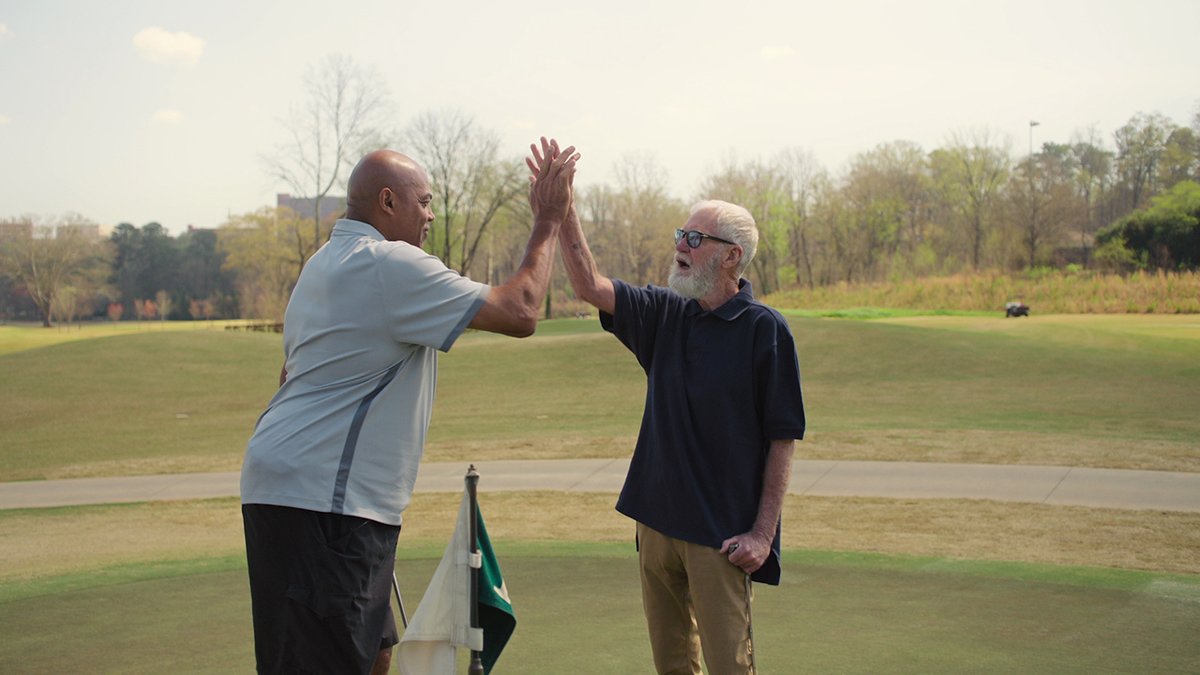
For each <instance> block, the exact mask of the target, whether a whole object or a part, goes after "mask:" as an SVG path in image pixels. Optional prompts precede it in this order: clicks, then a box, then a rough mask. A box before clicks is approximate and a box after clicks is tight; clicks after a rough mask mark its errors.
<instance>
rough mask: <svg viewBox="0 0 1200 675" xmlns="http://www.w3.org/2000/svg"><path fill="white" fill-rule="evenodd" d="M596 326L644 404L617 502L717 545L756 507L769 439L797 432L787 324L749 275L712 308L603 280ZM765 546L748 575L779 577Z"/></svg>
mask: <svg viewBox="0 0 1200 675" xmlns="http://www.w3.org/2000/svg"><path fill="white" fill-rule="evenodd" d="M613 286H614V287H615V291H616V306H615V308H614V312H613V314H607V313H604V312H601V313H600V323H601V325H602V326H603V327H604V329H605V330H607V331H609V332H611V333H612V334H613V335H615V336H616V337H617V338H618V339H619V340H620V341H621V342H622V344H624V345H625V346H626V347H628V348H629V350H630V351H632V352H633V353H634V355H635V356H637V359H638V363H640V364H641V365H642V368H643V369H644V370H645V371H646V407H645V411H644V413H643V415H642V426H641V430H640V431H639V433H638V440H637V446H636V448H635V449H634V452H633V459H632V460H631V462H630V466H629V474H628V476H626V478H625V485H624V487H623V488H622V489H621V496H620V498H619V499H618V500H617V510H618V511H620V512H621V513H623V514H625V515H627V516H629V517H630V518H633V519H634V520H637V521H638V522H641V523H643V524H645V525H648V526H650V527H652V528H654V529H655V530H658V531H659V532H662V533H663V534H666V535H668V536H670V537H674V538H676V539H682V540H684V541H689V542H692V543H695V544H700V545H703V546H711V547H713V548H720V547H721V542H722V541H724V540H725V539H727V538H729V537H731V536H734V535H737V534H741V533H743V532H746V531H748V530H750V528H751V527H753V525H754V520H755V518H756V517H757V515H758V504H759V498H760V496H761V495H762V487H763V470H764V468H765V466H766V461H767V451H768V449H769V447H770V442H771V441H772V440H782V439H801V438H804V422H805V420H804V400H803V397H802V394H801V391H800V363H799V360H798V359H797V357H796V347H795V342H794V341H793V339H792V333H791V330H790V329H789V328H788V324H787V321H786V320H785V319H784V318H783V316H781V315H780V314H779V313H778V312H776V311H775V310H773V309H771V308H770V307H767V306H766V305H763V304H761V303H759V302H757V301H755V300H754V296H753V293H752V289H751V287H750V283H749V282H748V281H746V280H744V279H743V280H741V282H740V284H739V289H738V294H737V295H736V296H734V297H733V298H732V299H730V300H729V301H728V302H726V303H725V304H723V305H721V306H720V307H718V308H717V309H715V310H713V311H711V312H708V311H705V310H704V309H703V308H702V307H701V306H700V303H699V302H697V301H695V300H690V299H688V298H684V297H683V296H681V295H679V294H677V293H675V292H674V291H671V290H669V289H666V288H659V287H655V286H647V287H645V288H636V287H633V286H630V285H629V284H626V283H624V282H622V281H620V280H617V279H614V280H613ZM771 550H772V555H771V556H770V557H769V558H768V559H767V562H766V563H765V564H764V565H763V567H762V568H761V569H759V570H758V571H757V572H755V573H754V574H753V575H752V578H753V579H754V580H755V581H761V582H764V583H768V584H778V583H779V576H780V566H779V526H778V524H777V525H776V529H775V538H774V541H773V542H772V544H771Z"/></svg>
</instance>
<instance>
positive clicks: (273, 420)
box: [241, 219, 489, 525]
mask: <svg viewBox="0 0 1200 675" xmlns="http://www.w3.org/2000/svg"><path fill="white" fill-rule="evenodd" d="M488 290H489V286H487V285H486V284H481V283H478V282H475V281H472V280H470V279H468V278H466V277H464V276H462V275H460V274H459V273H457V272H455V271H454V270H451V269H449V268H447V267H446V266H445V265H443V264H442V262H441V260H439V259H438V258H437V257H435V256H432V255H429V254H428V253H426V252H425V251H423V250H421V249H420V248H418V247H416V246H412V245H411V244H407V243H405V242H390V241H386V240H385V239H384V238H383V235H381V234H380V233H379V231H378V230H376V229H375V228H374V227H371V226H370V225H368V224H366V223H361V222H358V221H354V220H345V219H343V220H339V221H337V223H336V224H335V225H334V227H333V232H332V234H331V236H330V239H329V242H328V243H326V244H325V245H324V246H322V247H321V249H320V250H318V251H317V252H316V254H314V255H313V257H312V258H311V259H309V261H308V262H307V263H306V264H305V266H304V271H303V272H302V273H301V274H300V279H299V280H298V281H297V283H296V288H295V289H294V290H293V291H292V297H291V300H290V301H289V302H288V307H287V313H286V314H285V316H284V323H283V348H284V355H285V368H286V369H287V372H288V377H287V382H285V383H284V385H283V386H282V387H280V388H279V391H278V392H276V394H275V396H274V397H273V398H272V399H271V402H270V404H269V405H268V406H267V409H266V411H265V412H264V413H263V414H262V416H261V417H260V418H259V420H258V424H257V425H256V426H255V429H254V435H253V436H252V437H251V438H250V442H249V445H248V446H247V448H246V458H245V461H244V463H243V465H242V483H241V492H242V503H243V504H274V505H279V506H291V507H296V508H301V509H308V510H311V511H320V512H325V513H341V514H346V515H353V516H360V517H363V518H368V519H371V520H375V521H379V522H382V523H388V524H391V525H399V524H400V521H401V516H400V514H401V512H402V511H403V510H404V509H405V507H407V506H408V502H409V499H410V498H411V496H412V489H413V484H414V483H415V482H416V479H417V466H418V464H419V462H420V460H421V453H422V452H423V450H424V447H425V433H426V430H427V429H428V427H429V418H430V415H431V413H432V411H433V397H434V389H435V387H436V385H437V351H438V350H440V351H447V350H449V349H450V346H451V345H453V344H454V341H455V340H456V339H457V338H458V336H459V335H461V334H462V332H463V331H464V330H465V329H466V327H467V325H468V324H469V323H470V322H471V319H473V318H474V317H475V314H476V313H477V312H478V311H479V309H480V308H481V307H482V306H483V303H484V300H485V299H486V298H487V294H488Z"/></svg>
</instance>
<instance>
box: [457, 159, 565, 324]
mask: <svg viewBox="0 0 1200 675" xmlns="http://www.w3.org/2000/svg"><path fill="white" fill-rule="evenodd" d="M530 147H531V148H532V149H533V152H534V155H535V156H536V157H537V162H535V163H532V164H531V165H530V168H531V169H532V170H533V171H534V175H535V176H537V179H536V180H535V181H534V182H533V184H532V185H531V186H530V191H529V203H530V205H531V206H532V207H533V232H532V233H531V234H530V236H529V244H528V245H527V246H526V247H525V257H524V258H523V259H522V260H521V266H520V267H518V268H517V271H516V272H515V273H514V274H513V276H512V278H510V279H509V280H508V281H506V282H505V283H503V284H501V285H499V286H493V287H492V289H491V291H489V292H488V297H487V300H486V301H485V302H484V305H483V307H482V308H480V310H479V313H478V314H476V315H475V318H473V319H472V320H471V323H470V324H469V325H470V327H471V328H476V329H479V330H486V331H490V332H492V333H503V334H504V335H511V336H513V337H526V336H528V335H532V334H533V331H534V330H535V329H536V328H537V318H538V313H539V312H540V310H541V308H542V302H543V301H544V300H545V298H546V289H547V288H548V287H549V285H550V271H551V269H552V268H553V266H554V247H555V245H556V244H557V241H558V231H559V229H560V228H561V226H562V222H563V220H565V219H566V216H567V208H568V206H569V205H570V203H571V181H572V180H573V179H574V176H575V162H576V161H578V159H579V155H578V153H576V152H575V148H574V146H572V147H569V148H567V149H566V150H563V151H561V152H560V151H559V149H558V142H557V141H553V140H551V141H547V140H546V139H545V137H543V138H542V148H541V152H538V149H537V148H536V147H535V146H530Z"/></svg>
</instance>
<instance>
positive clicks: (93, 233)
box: [54, 223, 100, 241]
mask: <svg viewBox="0 0 1200 675" xmlns="http://www.w3.org/2000/svg"><path fill="white" fill-rule="evenodd" d="M71 235H75V236H78V237H80V238H81V239H83V240H84V241H100V226H99V225H96V224H94V223H72V224H67V225H59V226H58V227H57V228H56V230H55V235H54V236H56V237H66V236H71Z"/></svg>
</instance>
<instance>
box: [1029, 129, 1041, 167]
mask: <svg viewBox="0 0 1200 675" xmlns="http://www.w3.org/2000/svg"><path fill="white" fill-rule="evenodd" d="M1039 124H1041V122H1034V121H1033V120H1029V161H1031V162H1032V161H1033V128H1034V127H1036V126H1037V125H1039Z"/></svg>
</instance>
